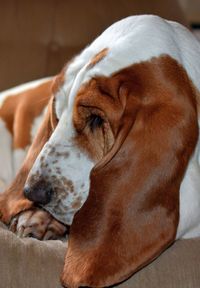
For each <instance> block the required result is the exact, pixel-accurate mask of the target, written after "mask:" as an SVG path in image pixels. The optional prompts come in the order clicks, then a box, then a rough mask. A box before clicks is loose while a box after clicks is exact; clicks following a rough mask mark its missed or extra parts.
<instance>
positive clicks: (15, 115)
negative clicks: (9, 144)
mask: <svg viewBox="0 0 200 288" xmlns="http://www.w3.org/2000/svg"><path fill="white" fill-rule="evenodd" d="M51 85H52V80H49V81H47V82H45V83H42V84H40V85H39V86H37V87H35V88H31V89H27V90H26V91H24V92H21V93H19V94H16V95H15V96H10V97H9V96H8V97H7V98H6V99H5V101H4V103H3V105H2V107H1V108H0V118H1V119H3V121H4V122H5V123H6V126H7V128H8V130H9V131H10V132H11V133H12V135H13V147H14V148H15V149H17V148H19V149H20V148H21V149H23V148H25V147H26V146H28V145H30V144H31V127H32V124H33V121H34V119H35V118H36V117H38V116H39V115H40V114H41V113H42V111H43V109H44V108H45V106H46V105H47V103H48V102H49V99H50V97H51V95H52V93H51Z"/></svg>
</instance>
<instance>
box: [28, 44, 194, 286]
mask: <svg viewBox="0 0 200 288" xmlns="http://www.w3.org/2000/svg"><path fill="white" fill-rule="evenodd" d="M154 44H155V43H154ZM150 45H151V43H150ZM126 47H127V46H126ZM89 52H90V50H87V49H86V50H85V51H84V52H83V53H82V54H81V55H80V56H78V58H75V60H74V61H73V62H72V63H71V64H70V65H69V66H68V67H67V68H66V69H65V70H64V71H63V72H62V73H61V75H60V76H58V78H57V80H56V81H55V83H54V87H53V91H54V96H53V98H52V99H51V102H50V108H49V119H50V121H51V125H52V134H51V137H50V138H49V140H48V141H47V143H46V145H45V146H44V147H43V149H42V151H41V152H40V154H39V156H38V157H37V160H36V161H35V163H34V165H33V167H32V170H31V171H30V173H29V176H28V179H27V182H26V185H25V194H26V195H27V197H28V198H29V199H30V200H33V201H35V202H38V203H40V204H41V205H43V207H44V208H45V209H46V210H48V211H49V212H50V213H52V214H53V215H54V216H55V217H56V218H57V219H59V220H60V221H62V222H64V223H66V224H71V223H72V220H73V218H74V215H75V213H76V212H77V211H78V210H79V212H78V213H76V215H75V218H74V221H73V223H72V226H71V233H70V239H69V248H68V252H67V258H66V262H65V270H64V274H63V283H64V284H66V285H69V286H67V287H79V286H92V287H103V286H108V285H111V284H113V283H116V282H119V281H121V280H123V279H125V278H126V277H128V276H129V275H130V274H131V273H133V272H134V271H136V270H138V269H139V268H140V267H141V266H142V265H145V264H146V263H148V262H149V261H150V260H151V259H153V258H154V257H156V256H157V255H158V254H159V253H160V252H161V251H162V250H163V249H164V248H165V247H167V246H168V245H169V244H170V243H172V241H173V240H174V239H175V236H176V230H177V225H178V219H179V188H180V184H181V181H182V178H183V175H184V172H185V170H186V167H187V164H188V161H189V159H190V156H191V154H192V153H193V150H194V148H195V145H196V141H197V135H198V124H197V111H196V101H195V90H194V89H193V87H192V84H191V82H190V80H189V78H188V76H187V73H186V72H185V70H184V69H183V67H182V66H181V65H179V64H178V62H177V61H176V60H174V59H173V58H172V57H171V56H169V55H160V56H158V57H153V58H151V59H149V60H145V61H140V63H132V64H131V65H127V62H126V61H125V60H124V59H125V58H126V56H128V55H127V51H126V50H125V48H124V46H120V43H119V45H118V46H117V48H116V49H115V48H113V50H110V49H109V48H104V49H101V50H100V51H99V52H98V53H96V54H94V53H93V54H92V57H91V55H90V53H89ZM137 52H138V51H137ZM131 53H132V52H131ZM129 56H130V55H129ZM129 61H130V59H129ZM133 62H134V61H133ZM124 63H125V64H124ZM129 64H130V63H129ZM86 199H87V200H86ZM80 208H81V209H80ZM108 259H110V261H108Z"/></svg>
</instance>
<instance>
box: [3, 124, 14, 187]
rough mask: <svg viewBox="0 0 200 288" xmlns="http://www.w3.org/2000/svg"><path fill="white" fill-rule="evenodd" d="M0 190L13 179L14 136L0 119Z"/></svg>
mask: <svg viewBox="0 0 200 288" xmlns="http://www.w3.org/2000/svg"><path fill="white" fill-rule="evenodd" d="M0 135H1V136H0V192H3V191H4V190H5V188H6V187H7V186H8V184H9V183H10V181H11V180H12V179H13V161H12V136H11V134H10V132H9V131H8V129H7V127H6V125H5V123H4V122H3V121H2V120H1V119H0Z"/></svg>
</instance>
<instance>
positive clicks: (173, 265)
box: [0, 223, 200, 288]
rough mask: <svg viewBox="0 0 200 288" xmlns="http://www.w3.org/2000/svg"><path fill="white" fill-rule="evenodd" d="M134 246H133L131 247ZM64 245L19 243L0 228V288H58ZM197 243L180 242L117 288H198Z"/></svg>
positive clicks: (199, 254) (199, 248) (199, 250)
mask: <svg viewBox="0 0 200 288" xmlns="http://www.w3.org/2000/svg"><path fill="white" fill-rule="evenodd" d="M133 245H134V244H133ZM66 248H67V243H63V242H62V241H60V240H49V241H39V240H36V239H32V238H24V239H20V238H18V237H17V236H16V235H15V234H13V233H12V232H10V231H8V230H7V228H6V226H5V225H3V224H2V223H1V224H0V279H1V280H0V287H7V288H16V287H20V288H60V287H62V286H61V284H60V282H59V278H60V274H61V272H62V268H63V264H64V256H65V252H66ZM199 263H200V239H192V240H180V241H177V242H176V243H175V244H174V245H172V246H171V247H170V248H169V249H167V250H166V251H165V252H164V253H163V254H162V255H161V256H160V257H158V258H157V259H156V260H155V261H153V262H152V263H151V264H149V265H148V266H146V267H145V268H143V269H142V270H140V271H139V272H137V273H136V274H135V275H133V276H132V277H131V278H129V279H128V280H127V281H125V282H123V283H121V284H120V285H118V286H116V287H119V288H146V287H148V288H156V287H157V288H158V287H160V288H197V287H200V265H199Z"/></svg>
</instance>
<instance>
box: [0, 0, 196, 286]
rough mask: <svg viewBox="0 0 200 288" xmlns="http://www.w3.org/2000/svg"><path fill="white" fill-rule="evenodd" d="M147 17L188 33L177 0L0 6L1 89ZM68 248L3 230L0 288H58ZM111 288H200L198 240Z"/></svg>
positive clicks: (54, 0) (25, 0)
mask: <svg viewBox="0 0 200 288" xmlns="http://www.w3.org/2000/svg"><path fill="white" fill-rule="evenodd" d="M94 3H95V4H94ZM144 13H151V14H158V15H160V16H162V17H165V18H167V19H171V20H176V21H179V22H181V23H183V24H185V25H186V26H189V24H188V23H187V21H186V19H185V17H184V15H183V13H182V11H181V9H180V7H179V4H178V2H177V1H174V0H168V1H159V0H154V1H149V0H138V1H137V0H135V1H133V0H117V1H116V0H95V1H94V0H84V1H82V0H73V1H66V0H48V1H46V0H40V1H35V0H7V1H0V63H1V65H0V75H1V77H0V90H4V89H7V88H10V87H12V86H15V85H18V84H21V83H24V82H26V81H30V80H34V79H37V78H41V77H46V76H49V75H54V74H56V73H58V72H59V70H60V69H61V68H62V66H63V65H64V63H66V62H67V61H68V60H69V59H71V57H73V56H74V55H75V54H76V53H78V52H79V51H80V50H81V49H82V48H83V47H84V46H85V45H87V43H89V42H90V41H91V40H92V39H94V38H95V37H96V36H97V35H98V34H99V33H101V32H102V31H103V30H104V29H105V28H106V27H107V26H109V25H110V24H112V23H113V22H115V21H117V20H119V19H121V18H123V17H126V16H129V15H133V14H144ZM133 245H134V243H133ZM66 249H67V239H63V240H62V241H61V240H54V241H53V240H51V241H39V240H36V239H32V238H26V239H20V238H18V237H17V236H16V235H15V234H13V233H12V232H10V231H9V230H8V227H6V226H5V225H4V224H3V223H0V288H1V287H2V288H3V287H5V288H17V287H20V288H36V287H37V288H59V287H61V284H60V281H59V277H60V273H61V272H62V268H63V263H64V256H65V253H66ZM116 287H121V288H122V287H123V288H125V287H126V288H146V287H148V288H156V287H160V288H198V287H200V239H188V240H179V241H177V242H176V243H175V244H173V245H172V246H171V247H169V248H168V249H167V250H166V251H165V252H164V253H163V254H162V255H160V256H159V257H158V258H157V259H155V260H154V261H153V262H152V263H151V264H149V265H148V266H146V267H145V268H143V269H141V270H140V271H139V272H137V273H136V274H135V275H133V276H132V277H130V278H129V279H128V280H127V281H125V282H123V283H121V284H119V285H117V286H116Z"/></svg>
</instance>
